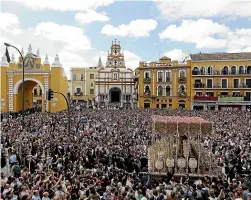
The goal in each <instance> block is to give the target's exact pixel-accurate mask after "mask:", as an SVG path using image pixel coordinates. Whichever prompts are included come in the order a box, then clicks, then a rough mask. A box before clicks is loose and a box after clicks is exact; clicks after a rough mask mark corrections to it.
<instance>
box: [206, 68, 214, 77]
mask: <svg viewBox="0 0 251 200" xmlns="http://www.w3.org/2000/svg"><path fill="white" fill-rule="evenodd" d="M207 74H208V75H213V67H211V66H209V67H208V68H207Z"/></svg>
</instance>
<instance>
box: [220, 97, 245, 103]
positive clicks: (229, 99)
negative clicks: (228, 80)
mask: <svg viewBox="0 0 251 200" xmlns="http://www.w3.org/2000/svg"><path fill="white" fill-rule="evenodd" d="M218 101H219V102H240V101H244V97H231V96H230V97H229V96H219V97H218Z"/></svg>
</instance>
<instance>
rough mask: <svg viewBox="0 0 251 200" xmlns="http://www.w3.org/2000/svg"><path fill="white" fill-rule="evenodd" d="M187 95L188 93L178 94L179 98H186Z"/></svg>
mask: <svg viewBox="0 0 251 200" xmlns="http://www.w3.org/2000/svg"><path fill="white" fill-rule="evenodd" d="M186 95H187V94H186V92H179V93H178V96H179V97H186Z"/></svg>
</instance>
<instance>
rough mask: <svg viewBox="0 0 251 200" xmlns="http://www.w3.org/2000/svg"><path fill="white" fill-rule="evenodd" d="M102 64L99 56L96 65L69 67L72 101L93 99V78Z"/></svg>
mask: <svg viewBox="0 0 251 200" xmlns="http://www.w3.org/2000/svg"><path fill="white" fill-rule="evenodd" d="M102 66H103V65H102V61H101V58H99V61H98V65H97V66H96V67H89V68H71V80H70V93H71V100H72V101H73V102H76V101H77V102H81V101H87V100H88V99H89V100H93V99H94V98H95V97H96V96H95V78H96V75H97V72H98V70H99V69H100V67H102Z"/></svg>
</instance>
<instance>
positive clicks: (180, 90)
mask: <svg viewBox="0 0 251 200" xmlns="http://www.w3.org/2000/svg"><path fill="white" fill-rule="evenodd" d="M179 96H186V89H185V86H184V85H181V86H180V87H179Z"/></svg>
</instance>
